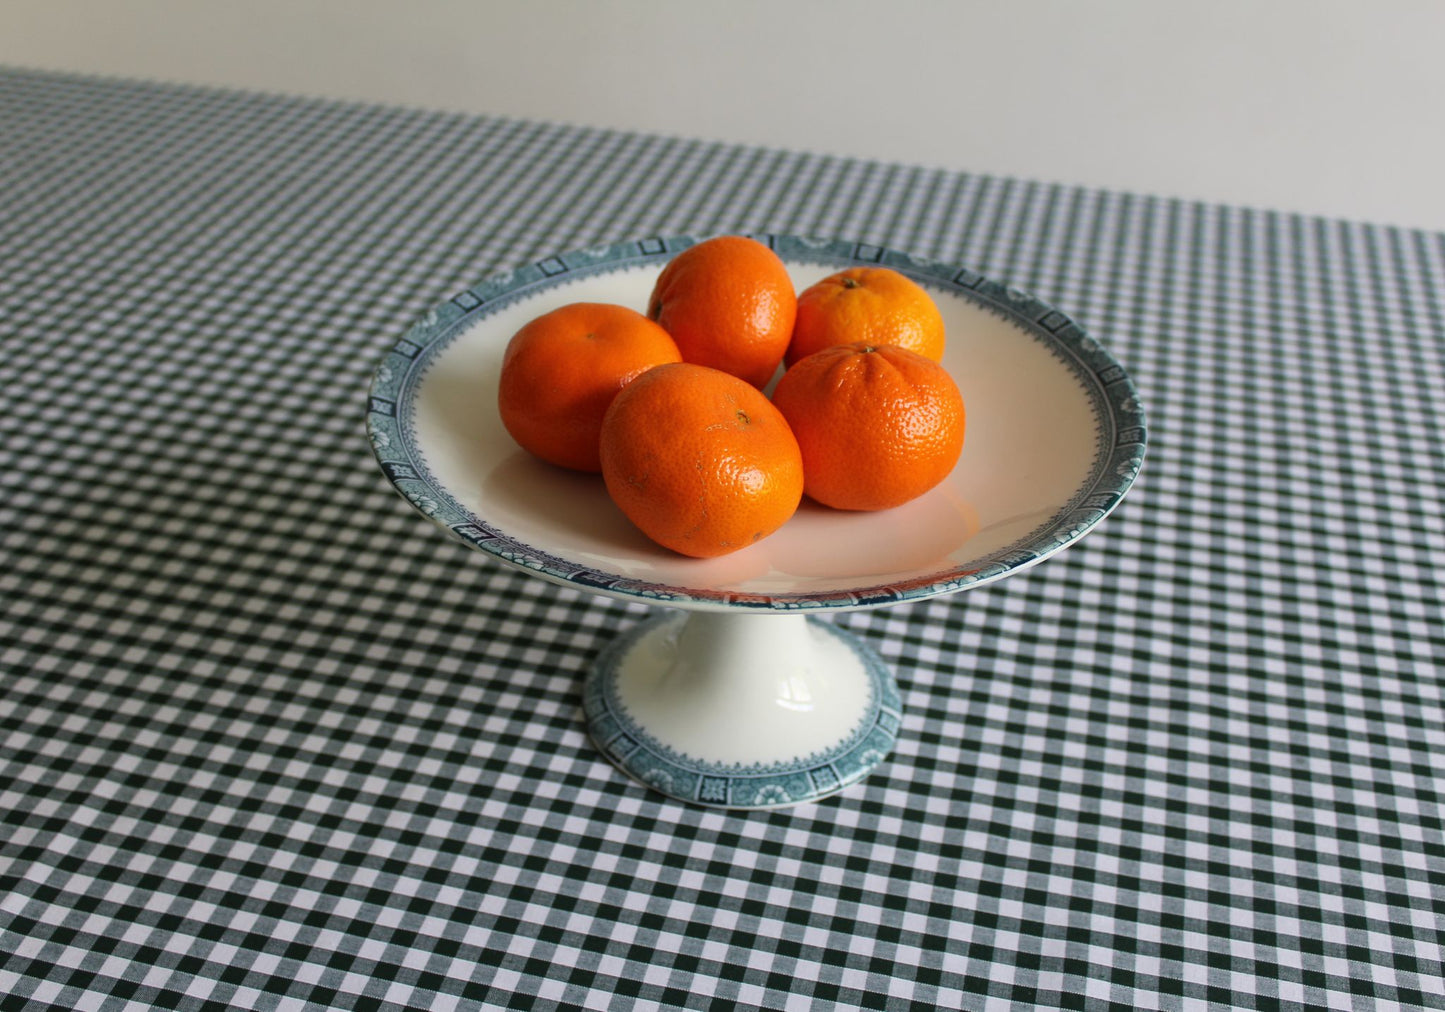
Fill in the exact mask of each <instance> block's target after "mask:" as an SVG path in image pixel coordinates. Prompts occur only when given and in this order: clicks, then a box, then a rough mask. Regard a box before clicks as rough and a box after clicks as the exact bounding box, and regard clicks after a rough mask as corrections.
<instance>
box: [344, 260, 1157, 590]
mask: <svg viewBox="0 0 1445 1012" xmlns="http://www.w3.org/2000/svg"><path fill="white" fill-rule="evenodd" d="M756 238H758V239H760V240H761V241H764V242H767V243H769V244H770V245H771V246H772V247H773V248H774V249H775V250H776V251H777V253H778V254H779V255H780V256H781V257H782V258H783V260H784V262H785V263H786V264H787V265H788V268H789V270H790V272H791V273H792V275H793V279H794V282H795V283H796V285H797V287H798V289H799V290H800V291H801V290H802V289H803V288H804V287H806V286H807V285H809V284H811V283H812V282H814V281H816V280H818V279H819V278H822V277H824V276H825V275H827V274H830V273H832V272H834V271H837V270H841V269H842V268H844V267H848V266H853V265H860V264H861V265H879V264H881V265H883V266H887V267H892V268H894V269H896V270H900V271H902V272H904V273H906V274H908V275H909V276H911V277H913V278H914V279H915V280H917V281H918V282H920V283H921V284H923V285H924V286H925V287H926V288H927V289H928V290H929V292H930V293H931V294H932V295H933V297H934V299H935V300H936V301H937V302H938V305H939V308H940V309H941V310H942V311H943V316H944V321H945V324H946V326H947V334H948V347H947V352H946V354H945V358H944V365H945V366H947V367H948V369H949V371H950V372H951V373H952V374H953V377H954V378H955V379H956V380H957V381H958V385H959V388H960V389H961V390H962V392H963V397H964V401H965V404H966V406H967V411H968V426H967V436H966V439H965V443H964V449H963V456H962V457H961V458H960V460H959V463H958V466H957V467H955V468H954V470H953V473H952V474H951V475H950V476H949V478H948V479H947V480H946V481H945V482H944V483H943V484H942V485H940V486H939V487H938V488H936V489H934V490H933V491H932V492H929V493H928V494H926V495H924V496H923V497H921V498H919V499H916V500H914V501H913V502H911V503H908V504H906V505H904V506H900V507H898V508H896V509H892V510H887V511H884V512H880V513H846V512H839V511H834V510H830V509H826V508H824V507H821V506H817V505H815V504H813V503H811V502H809V501H808V500H806V499H805V500H804V503H803V505H802V507H801V508H800V509H799V511H798V514H797V515H796V516H795V517H793V519H792V520H790V521H789V522H788V523H787V524H786V525H785V526H784V527H783V528H782V529H781V530H780V531H778V532H777V533H776V534H774V535H772V536H771V537H769V538H767V539H765V540H764V541H761V542H759V543H758V544H755V545H752V546H750V547H748V548H745V549H743V550H741V551H739V552H736V553H734V554H732V555H728V556H723V557H722V558H717V559H707V560H699V559H688V558H684V557H682V556H679V555H674V554H673V553H671V552H669V551H668V550H666V549H664V548H661V547H658V546H657V545H654V544H653V543H652V542H650V541H649V540H647V538H645V537H644V536H643V535H642V534H641V533H639V532H638V531H637V530H636V529H635V528H634V527H632V525H631V524H630V523H629V522H628V521H627V519H626V518H625V517H624V516H623V515H622V513H621V512H620V511H618V509H617V508H616V507H615V506H614V505H613V504H612V502H611V500H610V499H609V498H608V496H607V492H606V489H605V488H604V487H603V484H602V479H601V477H600V476H596V475H583V474H576V473H573V472H569V471H564V470H561V469H558V468H555V467H553V466H551V465H549V464H545V463H543V462H541V461H538V460H536V459H534V458H532V457H531V456H529V455H528V454H526V453H525V452H523V451H522V450H521V449H519V448H518V447H517V445H516V444H515V443H514V442H513V441H512V439H511V437H510V436H508V435H507V432H506V430H505V429H504V428H503V427H502V423H501V421H500V419H499V418H498V416H497V409H496V390H497V377H498V373H499V370H500V367H501V360H502V353H503V351H504V350H505V348H506V345H507V342H508V340H510V338H511V336H512V334H514V333H515V332H516V331H517V329H518V328H520V327H521V326H522V324H524V323H526V322H527V321H528V320H530V319H531V318H533V317H535V316H538V315H540V314H542V313H544V312H547V311H549V310H551V309H554V308H556V307H558V306H561V305H563V304H565V303H568V302H577V301H596V302H616V303H621V304H622V305H626V306H631V307H633V308H635V309H637V310H639V311H642V310H643V309H645V307H646V304H647V296H648V293H649V292H650V291H651V289H652V283H653V280H654V279H655V278H656V276H657V273H658V272H659V271H660V270H661V268H662V265H663V264H664V263H666V261H667V260H668V259H670V258H671V257H672V256H673V255H674V254H676V253H677V252H678V251H679V250H681V249H684V248H685V247H687V246H689V245H691V244H693V243H694V242H696V241H698V240H697V239H696V238H692V237H680V238H667V239H644V240H637V241H628V242H621V243H616V244H613V245H609V246H605V247H598V248H594V249H588V250H578V251H574V252H571V253H565V254H560V255H558V256H553V257H549V258H547V259H544V260H541V261H538V262H537V263H533V264H528V265H525V266H522V267H519V268H517V269H515V270H508V271H504V272H500V273H497V274H495V275H493V276H491V277H489V278H487V279H486V280H484V281H482V282H481V283H480V284H478V285H477V286H476V287H474V288H471V289H469V290H468V291H465V292H463V293H461V294H460V295H457V296H455V297H453V298H452V299H450V300H448V301H447V302H445V303H442V304H441V305H439V306H437V307H435V308H434V309H432V310H431V311H430V312H428V313H427V314H426V315H425V316H424V317H423V318H422V319H421V320H419V321H417V323H416V324H414V325H413V326H412V327H411V329H410V330H408V331H407V333H406V334H405V335H404V336H403V337H402V338H401V339H400V340H399V341H398V342H397V344H396V345H395V346H394V347H393V349H392V350H391V351H390V352H389V353H388V354H387V355H386V357H385V358H384V360H383V361H382V363H381V364H380V365H379V366H378V368H377V370H376V375H375V377H374V379H373V382H372V388H371V400H370V411H369V413H368V430H369V433H370V436H371V441H372V447H373V449H374V450H375V453H376V457H377V460H378V461H379V462H380V464H381V466H382V469H383V470H384V471H385V473H386V475H387V477H388V478H389V479H390V480H391V482H392V484H393V485H394V486H395V487H396V489H397V490H398V491H399V492H400V493H401V494H402V495H403V496H404V497H406V499H407V500H408V501H410V502H411V503H412V505H414V506H415V507H416V508H417V509H418V510H420V511H421V512H422V513H424V514H426V515H427V516H428V517H429V518H430V519H431V520H432V521H433V522H435V523H437V524H438V525H440V526H441V527H442V528H443V529H445V530H446V531H448V532H449V533H451V534H452V535H453V536H455V537H456V538H458V539H460V540H461V541H463V542H465V543H467V544H469V545H471V546H472V547H474V548H478V549H481V550H482V551H485V552H488V553H490V554H491V555H493V556H495V557H496V558H498V559H500V560H502V561H503V562H505V563H508V564H511V565H514V566H518V567H521V568H524V569H526V570H528V571H530V572H533V573H536V574H537V575H538V576H541V577H544V578H546V579H549V580H553V581H556V582H560V583H564V584H569V585H572V586H576V587H581V588H586V589H588V590H592V591H595V592H598V593H603V594H609V595H612V596H617V597H623V598H630V599H637V600H645V601H656V602H658V603H668V604H670V605H673V606H676V607H683V608H705V609H714V608H761V609H799V608H805V609H813V610H845V609H851V608H860V607H872V606H878V605H883V604H888V603H891V602H895V601H903V600H911V599H917V598H922V597H929V596H932V595H935V594H944V593H950V592H953V591H956V590H961V589H964V588H967V587H970V586H975V585H977V584H980V583H983V582H986V581H990V580H994V579H997V578H999V577H1002V576H1005V575H1007V574H1008V573H1011V572H1013V571H1015V570H1018V569H1021V568H1023V567H1025V566H1029V565H1032V564H1034V563H1036V562H1039V561H1041V560H1042V559H1044V558H1046V557H1048V556H1049V555H1052V554H1053V553H1054V552H1056V551H1058V550H1059V549H1061V548H1064V547H1066V546H1067V545H1069V544H1070V543H1071V542H1073V541H1074V540H1076V539H1077V538H1078V537H1080V536H1081V535H1083V534H1084V533H1086V532H1087V531H1089V530H1090V529H1091V528H1092V527H1093V526H1094V525H1095V524H1097V523H1098V522H1099V521H1100V520H1102V519H1103V518H1104V516H1106V515H1107V514H1108V513H1109V511H1110V510H1112V509H1113V508H1114V506H1115V505H1116V504H1117V503H1118V502H1119V500H1120V498H1121V497H1122V496H1123V495H1124V493H1125V492H1126V491H1127V490H1128V488H1129V486H1130V484H1131V483H1132V482H1133V480H1134V477H1135V475H1136V474H1137V473H1138V470H1139V465H1140V463H1141V461H1142V459H1143V454H1144V444H1145V427H1144V417H1143V412H1142V410H1141V408H1140V404H1139V399H1138V396H1137V394H1136V392H1135V390H1134V387H1133V384H1132V383H1131V381H1130V379H1129V377H1128V376H1127V374H1126V373H1125V372H1124V370H1123V368H1122V367H1121V366H1120V365H1119V364H1118V363H1117V362H1115V361H1114V360H1113V358H1111V357H1110V356H1109V354H1108V353H1107V352H1105V351H1104V350H1103V349H1102V348H1100V347H1099V346H1098V345H1097V344H1096V343H1095V342H1094V341H1093V340H1092V339H1091V338H1090V337H1088V336H1087V335H1086V334H1084V333H1083V331H1081V330H1080V329H1079V327H1077V326H1076V325H1075V324H1074V323H1073V322H1072V321H1070V320H1069V319H1068V317H1066V316H1065V315H1064V314H1062V313H1060V312H1058V311H1056V310H1054V309H1051V308H1050V307H1049V306H1046V305H1044V304H1043V303H1041V302H1039V301H1038V300H1036V299H1034V298H1032V297H1030V296H1028V295H1025V294H1024V293H1021V292H1018V291H1015V290H1013V289H1009V288H1005V287H1003V286H1001V285H998V284H996V283H994V282H992V281H989V280H987V279H985V278H982V277H980V276H979V275H977V274H975V273H974V272H972V271H970V270H968V269H966V268H963V267H958V266H951V265H946V264H940V263H936V262H934V261H929V260H924V259H921V258H915V257H911V256H908V255H906V254H902V253H897V252H894V251H891V250H885V249H880V248H879V247H876V246H868V245H863V244H858V243H852V242H843V241H838V240H817V239H801V238H794V237H787V236H757V237H756Z"/></svg>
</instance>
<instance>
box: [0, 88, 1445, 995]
mask: <svg viewBox="0 0 1445 1012" xmlns="http://www.w3.org/2000/svg"><path fill="white" fill-rule="evenodd" d="M747 230H758V231H775V232H782V233H791V234H816V235H834V236H840V237H847V238H852V239H857V240H861V241H868V242H877V243H880V244H884V245H887V246H890V247H893V248H897V249H903V250H908V251H910V252H916V253H921V254H926V255H931V256H935V257H939V258H943V259H947V260H951V261H954V262H958V263H962V264H966V265H968V266H970V267H972V268H974V269H976V270H979V271H981V272H983V273H985V274H987V275H990V276H992V277H994V278H996V279H998V280H1000V281H1005V282H1008V283H1011V284H1014V285H1017V286H1019V287H1021V288H1024V289H1028V290H1031V291H1033V292H1034V293H1035V294H1037V295H1039V296H1040V297H1042V298H1044V299H1045V300H1047V301H1049V302H1051V303H1053V304H1055V305H1058V306H1059V307H1060V308H1061V309H1064V310H1065V311H1067V312H1069V313H1070V314H1071V315H1072V316H1074V317H1075V318H1076V319H1077V320H1079V322H1080V323H1081V324H1083V325H1084V326H1085V327H1086V328H1087V329H1089V330H1090V331H1091V332H1092V333H1093V334H1094V335H1095V336H1097V337H1098V338H1099V339H1100V340H1101V341H1102V342H1103V343H1104V344H1106V345H1107V346H1108V347H1109V348H1110V350H1111V351H1112V352H1113V353H1114V354H1115V355H1116V356H1117V357H1118V358H1119V359H1120V360H1121V361H1123V362H1124V363H1125V364H1126V366H1127V367H1128V368H1129V370H1130V372H1131V374H1132V375H1133V376H1134V378H1135V380H1136V381H1137V383H1138V386H1139V388H1140V389H1141V391H1142V392H1143V394H1144V397H1145V403H1146V406H1147V408H1148V411H1149V416H1150V422H1151V437H1150V439H1151V447H1150V456H1149V460H1148V462H1147V464H1146V466H1145V469H1144V474H1143V477H1142V478H1141V480H1140V483H1139V484H1138V485H1137V486H1136V488H1135V489H1134V491H1133V492H1132V493H1131V494H1130V497H1129V499H1128V500H1127V501H1126V502H1125V503H1124V505H1123V506H1122V507H1121V508H1120V509H1119V510H1118V511H1117V512H1116V513H1115V514H1114V515H1113V516H1112V517H1111V518H1110V519H1109V520H1108V521H1106V522H1105V524H1104V525H1103V526H1102V527H1101V528H1100V529H1099V531H1097V532H1096V533H1095V534H1093V535H1091V536H1090V537H1089V538H1088V539H1087V540H1086V541H1085V542H1083V543H1082V544H1080V545H1077V546H1075V547H1073V548H1071V549H1069V550H1068V551H1067V552H1065V553H1064V554H1063V555H1061V556H1059V557H1057V558H1055V559H1053V560H1051V561H1049V562H1048V563H1046V564H1044V565H1042V566H1039V567H1037V568H1035V569H1032V570H1030V571H1028V572H1026V573H1023V574H1020V575H1017V576H1015V577H1012V578H1010V579H1008V580H1004V581H1002V582H1001V583H998V584H994V585H990V586H987V587H983V588H979V589H977V590H972V591H969V592H967V593H964V594H961V595H957V596H955V597H951V598H944V599H936V600H930V601H925V602H921V603H918V604H915V605H910V606H907V607H898V608H892V609H884V610H880V611H873V612H865V613H855V614H850V615H844V616H841V617H840V618H839V619H838V621H839V622H840V623H842V624H843V625H845V626H847V627H848V628H850V629H852V630H853V631H854V632H856V633H858V634H860V635H862V636H864V637H866V638H867V639H868V640H869V642H870V643H872V644H873V645H874V646H875V647H876V648H877V649H878V650H879V651H881V652H882V654H883V655H884V657H885V659H887V660H888V661H889V662H890V663H891V664H892V665H893V666H894V667H895V669H896V671H897V674H898V679H899V683H900V686H901V688H902V691H903V699H904V704H905V720H904V726H903V729H902V733H901V736H900V741H899V744H898V747H897V749H896V752H895V754H894V756H893V757H892V758H891V759H890V760H889V761H888V762H887V763H885V764H884V765H883V766H882V767H880V769H879V770H878V771H877V772H876V773H874V774H873V776H871V777H870V778H869V779H868V780H867V781H865V782H864V783H862V784H860V785H857V786H855V787H854V788H852V789H850V790H849V791H847V792H845V793H844V794H843V795H841V796H839V797H837V798H834V799H831V800H828V801H826V802H822V803H818V804H814V805H809V806H804V807H801V808H795V809H790V810H785V811H780V812H771V813H755V814H746V815H744V814H731V813H725V812H717V811H711V810H704V809H698V808H691V807H686V806H683V805H680V804H675V803H672V802H669V801H667V800H665V799H663V798H661V797H660V796H658V795H654V794H650V793H647V792H645V791H644V790H642V789H641V788H639V787H636V786H634V785H633V784H631V783H629V782H627V781H626V780H625V779H624V778H623V777H622V776H621V775H620V774H618V773H617V772H616V771H615V770H614V769H613V768H612V767H611V766H610V765H609V764H608V763H607V762H606V761H605V760H603V759H602V758H601V757H600V755H599V754H598V753H597V751H596V750H595V749H594V748H593V747H592V746H591V745H590V744H589V743H588V741H587V740H586V738H585V735H584V732H583V727H582V722H581V719H580V714H579V685H580V678H581V675H582V672H583V671H584V669H585V667H586V665H587V663H588V660H589V658H590V657H591V656H593V655H594V654H595V653H596V652H597V651H598V650H599V649H600V648H601V647H602V645H603V644H604V643H605V642H607V640H608V639H609V637H611V636H612V635H613V634H614V633H615V631H616V630H617V629H618V628H620V627H623V626H625V625H627V624H628V623H630V622H633V621H635V620H636V619H637V618H639V617H640V616H641V615H643V614H645V609H643V608H641V607H640V606H636V605H626V604H620V603H616V602H609V601H607V600H603V599H600V598H596V597H591V596H586V595H583V594H580V593H577V592H574V591H571V590H568V589H563V588H558V587H555V586H552V585H549V584H543V583H541V582H539V581H535V580H531V579H528V578H527V577H525V576H522V575H518V574H516V573H514V572H512V571H509V570H505V569H502V568H501V567H499V566H498V565H497V564H495V563H493V562H491V561H490V560H488V559H486V558H484V557H483V556H481V555H479V554H477V553H469V552H467V551H465V550H464V549H462V548H460V547H458V546H456V545H455V544H453V543H452V542H450V541H447V540H445V539H444V538H443V536H442V535H440V534H439V533H437V532H435V531H434V530H433V529H432V528H431V527H430V526H429V525H427V524H426V523H425V522H423V521H422V520H421V519H420V518H419V517H417V516H416V515H415V514H414V512H413V511H412V510H410V508H408V507H407V506H406V505H405V504H404V503H402V502H401V500H400V499H398V498H397V497H396V496H395V495H394V494H393V493H392V492H391V491H390V489H389V487H388V486H387V484H386V481H385V479H384V478H383V477H382V475H381V474H380V473H379V471H378V469H377V468H376V466H375V464H374V463H373V461H372V458H371V454H370V450H369V448H368V446H367V443H366V440H365V438H364V437H363V431H362V429H363V423H364V408H365V402H364V395H365V390H366V384H367V380H368V377H369V374H370V371H371V369H372V367H373V365H374V363H375V362H376V360H377V358H378V356H379V355H380V354H381V353H382V351H383V350H384V349H386V348H387V347H389V346H390V344H391V343H392V342H393V341H394V340H395V338H396V336H397V335H398V334H399V333H400V332H401V330H402V329H403V328H404V327H405V325H406V324H407V323H408V322H409V321H410V320H411V319H412V318H413V317H414V316H415V315H416V314H417V313H419V312H420V311H422V310H423V309H425V308H426V307H428V306H429V305H431V304H432V303H434V302H436V301H438V300H439V299H441V298H444V297H446V296H448V295H450V294H452V293H454V292H455V291H458V290H460V289H462V288H464V287H465V286H467V285H469V284H470V283H472V282H474V281H476V280H477V279H479V278H480V277H482V276H483V275H485V274H486V273H487V272H488V271H489V270H491V269H493V268H495V267H498V266H503V265H511V264H515V263H519V262H524V261H527V260H529V259H531V258H536V257H539V256H542V255H545V254H547V253H550V252H555V251H558V250H564V249H569V248H574V247H578V246H582V245H587V244H591V243H594V242H606V241H611V240H615V239H620V238H628V237H633V236H644V235H657V234H678V233H706V232H723V231H729V232H731V231H747ZM0 339H3V349H4V351H3V356H0V392H3V402H0V487H3V500H0V819H3V823H0V826H3V828H0V994H3V995H4V996H5V997H4V998H3V999H0V1007H3V1008H4V1009H7V1010H8V1009H32V1008H36V1009H40V1008H55V1009H107V1010H122V1009H150V1008H177V1009H180V1008H185V1009H213V1008H216V1009H219V1008H232V1007H234V1008H278V1007H281V1008H296V1007H317V1008H345V1009H351V1008H357V1009H362V1008H365V1009H451V1008H464V1009H475V1008H517V1009H520V1008H588V1009H607V1008H659V1007H664V1008H671V1007H676V1008H708V1007H712V1003H714V1002H720V1003H733V1004H735V1005H736V1006H738V1007H744V1008H749V1007H751V1008H768V1009H784V1008H786V1009H797V1008H818V1007H829V1006H833V1005H836V1006H841V1007H861V1008H878V1009H882V1008H888V1009H894V1008H904V1007H920V1008H932V1007H941V1008H1008V1007H1019V1006H1028V1005H1033V1004H1039V1005H1045V1006H1064V1007H1073V1008H1105V1007H1112V1008H1126V1009H1127V1008H1179V1007H1193V1006H1203V1005H1206V1004H1215V1005H1218V1006H1235V1007H1243V1008H1285V1009H1295V1008H1298V1009H1303V1008H1321V1007H1330V1008H1393V1007H1401V1006H1403V1007H1437V1008H1438V1007H1445V1002H1442V998H1441V995H1442V992H1445V974H1442V962H1441V960H1442V933H1445V927H1442V925H1445V844H1442V839H1445V832H1442V812H1441V792H1442V788H1445V784H1442V778H1441V774H1440V772H1439V767H1440V764H1441V763H1442V762H1445V713H1442V693H1445V677H1442V663H1441V662H1442V658H1445V633H1442V631H1441V630H1442V617H1445V609H1442V593H1441V588H1442V581H1441V577H1440V571H1441V566H1440V563H1441V561H1442V556H1441V549H1440V546H1441V544H1442V543H1445V521H1442V517H1445V504H1442V484H1445V482H1442V478H1445V423H1442V411H1441V408H1440V405H1441V404H1442V403H1445V361H1442V359H1445V236H1441V235H1438V234H1428V233H1420V232H1412V231H1408V230H1402V229H1395V228H1381V227H1371V226H1367V225H1362V224H1348V223H1342V222H1337V221H1329V220H1318V219H1310V218H1305V217H1298V216H1288V215H1281V214H1271V213H1265V212H1260V211H1252V210H1245V209H1239V208H1227V207H1215V206H1209V205H1202V204H1195V203H1189V202H1183V201H1173V200H1163V199H1153V198H1146V197H1138V196H1130V195H1125V194H1119V193H1109V192H1098V191H1092V190H1085V189H1076V188H1069V187H1062V186H1051V185H1041V184H1035V183H1025V182H1020V181H1016V180H1010V179H1000V178H988V177H982V176H970V175H959V174H954V173H950V172H942V171H932V170H925V169H920V168H910V167H905V166H897V165H881V164H872V163H865V162H859V161H849V160H846V159H839V158H830V157H821V156H814V155H805V154H798V153H791V152H784V151H769V150H755V149H747V148H741V147H729V146H725V145H717V144H704V143H697V142H692V141H685V140H677V139H666V138H661V137H649V136H637V135H630V134H624V133H615V132H607V131H600V130H587V129H580V128H575V127H564V126H557V125H548V124H540V123H525V122H512V121H506V120H499V119H478V118H472V117H466V116H459V115H442V114H431V113H427V112H422V111H414V110H397V109H388V108H376V107H367V106H360V105H345V104H336V103H328V102H320V101H313V100H302V99H292V98H281V97H272V96H264V95H248V94H240V93H234V92H220V91H208V90H199V89H191V88H179V87H172V86H160V85H152V84H140V83H131V82H119V81H112V80H95V79H86V78H78V77H70V76H64V75H55V74H41V73H35V72H28V71H3V72H0Z"/></svg>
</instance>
